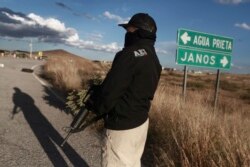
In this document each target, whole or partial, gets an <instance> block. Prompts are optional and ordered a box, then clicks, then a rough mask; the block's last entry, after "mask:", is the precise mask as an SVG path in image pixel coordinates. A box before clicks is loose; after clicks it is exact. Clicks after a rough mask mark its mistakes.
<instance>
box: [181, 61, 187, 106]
mask: <svg viewBox="0 0 250 167" xmlns="http://www.w3.org/2000/svg"><path fill="white" fill-rule="evenodd" d="M186 89H187V66H184V79H183V87H182V95H183V100H184V102H185V101H186Z"/></svg>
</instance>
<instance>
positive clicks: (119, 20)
mask: <svg viewBox="0 0 250 167" xmlns="http://www.w3.org/2000/svg"><path fill="white" fill-rule="evenodd" d="M103 16H104V17H106V18H107V19H110V20H114V21H116V23H117V24H120V23H127V22H128V20H129V19H130V18H122V17H121V16H118V15H115V14H112V13H110V12H109V11H105V12H104V13H103Z"/></svg>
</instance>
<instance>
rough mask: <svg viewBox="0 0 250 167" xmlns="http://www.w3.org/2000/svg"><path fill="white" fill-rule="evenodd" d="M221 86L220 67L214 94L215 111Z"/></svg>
mask: <svg viewBox="0 0 250 167" xmlns="http://www.w3.org/2000/svg"><path fill="white" fill-rule="evenodd" d="M219 87H220V69H218V70H217V77H216V85H215V94H214V111H215V110H216V107H217V102H218V94H219Z"/></svg>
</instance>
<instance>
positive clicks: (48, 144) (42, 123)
mask: <svg viewBox="0 0 250 167" xmlns="http://www.w3.org/2000/svg"><path fill="white" fill-rule="evenodd" d="M14 90H15V93H14V94H13V102H14V104H15V106H14V108H13V112H12V114H13V116H14V114H16V113H17V112H18V110H20V111H22V112H23V115H24V117H25V119H26V120H27V122H28V123H29V125H30V127H31V129H32V131H33V133H34V134H35V136H36V137H37V139H38V141H39V143H40V144H41V146H42V147H43V149H44V151H45V152H46V154H47V156H48V157H49V159H50V161H51V162H52V164H53V165H54V166H60V167H64V166H68V165H67V163H66V161H65V160H64V158H63V156H62V155H61V154H60V152H59V150H58V149H61V151H62V152H64V154H65V155H66V156H67V157H68V159H69V161H70V162H71V163H72V164H73V166H77V167H78V166H81V167H88V165H87V163H86V162H85V161H84V160H83V159H82V158H81V157H80V155H79V154H78V153H77V152H76V151H75V150H74V149H73V148H72V147H71V146H70V145H69V144H68V143H66V144H65V145H64V147H63V148H60V144H61V143H62V141H63V138H62V137H61V135H60V134H59V133H58V132H57V131H56V129H55V128H54V127H53V126H52V125H51V124H50V122H49V121H48V120H47V119H46V117H44V116H43V114H42V113H41V112H40V110H39V109H38V108H37V106H36V105H35V101H34V99H33V98H32V97H31V96H29V95H28V94H26V93H24V92H22V91H21V90H20V89H19V88H17V87H15V88H14ZM56 145H57V146H58V147H59V148H57V147H56Z"/></svg>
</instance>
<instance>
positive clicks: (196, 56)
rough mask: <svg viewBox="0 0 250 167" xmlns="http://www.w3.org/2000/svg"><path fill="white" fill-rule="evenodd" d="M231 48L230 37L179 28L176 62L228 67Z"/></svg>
mask: <svg viewBox="0 0 250 167" xmlns="http://www.w3.org/2000/svg"><path fill="white" fill-rule="evenodd" d="M232 48H233V39H231V38H227V37H221V36H215V35H211V34H207V33H201V32H196V31H191V30H186V29H179V30H178V48H177V55H176V63H177V64H182V65H192V66H201V67H212V68H221V69H229V68H230V65H231V54H232Z"/></svg>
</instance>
